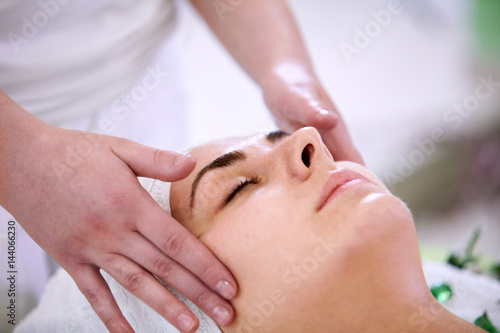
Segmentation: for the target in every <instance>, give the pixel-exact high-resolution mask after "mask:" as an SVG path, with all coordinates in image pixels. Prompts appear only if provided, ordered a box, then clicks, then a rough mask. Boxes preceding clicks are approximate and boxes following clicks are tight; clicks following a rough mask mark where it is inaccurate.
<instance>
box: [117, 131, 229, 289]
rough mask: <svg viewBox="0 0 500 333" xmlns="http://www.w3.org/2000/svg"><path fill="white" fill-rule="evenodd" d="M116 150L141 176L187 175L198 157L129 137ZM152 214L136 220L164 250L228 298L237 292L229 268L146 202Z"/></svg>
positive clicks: (174, 177)
mask: <svg viewBox="0 0 500 333" xmlns="http://www.w3.org/2000/svg"><path fill="white" fill-rule="evenodd" d="M117 142H118V143H119V144H118V145H116V146H113V147H112V148H113V151H114V153H115V154H116V155H117V156H118V157H120V158H121V159H122V160H123V161H124V162H126V163H127V165H128V166H129V167H130V168H131V169H132V170H133V171H134V172H135V174H136V175H137V176H144V177H151V178H156V179H160V180H164V181H175V180H180V179H182V178H184V177H186V176H187V175H188V174H189V173H190V172H191V171H192V170H193V169H194V166H195V164H196V160H195V159H194V157H191V156H189V155H181V154H177V153H174V152H169V151H163V150H158V149H154V148H151V147H147V146H143V145H140V144H137V143H135V142H133V141H129V140H122V139H119V140H117ZM143 206H144V209H145V210H144V214H143V215H142V216H149V218H148V219H147V220H146V219H141V221H138V222H136V224H137V225H136V230H138V231H139V232H140V233H141V234H142V235H143V236H144V237H145V238H146V239H148V240H150V241H151V242H152V243H153V244H155V245H156V246H157V247H158V248H159V249H160V250H161V251H162V252H163V253H165V254H166V255H167V256H169V257H170V258H172V259H173V260H175V261H177V262H178V263H180V264H181V265H183V266H184V267H186V268H187V269H188V270H189V271H191V272H192V273H193V274H194V275H196V276H197V277H198V278H199V279H200V280H201V281H203V282H204V283H205V284H206V285H207V286H208V287H209V288H210V289H212V290H214V291H216V292H217V293H218V294H219V295H221V296H222V297H224V298H226V299H232V298H233V297H234V296H235V295H236V292H237V289H236V288H237V287H236V281H235V280H234V278H233V276H232V275H231V273H230V272H229V270H228V269H227V268H226V267H225V266H224V265H223V264H222V263H221V262H220V261H219V260H218V259H217V258H216V257H215V256H214V255H213V254H212V253H211V252H210V251H209V250H208V249H207V248H206V247H205V246H204V245H203V244H202V243H201V242H200V241H199V240H198V239H196V238H195V237H194V236H193V235H191V234H190V233H189V232H188V231H187V230H186V229H184V227H182V226H181V225H180V224H179V223H178V222H177V221H175V220H174V219H173V218H172V217H171V216H170V215H168V214H167V213H166V212H165V211H164V210H162V209H161V208H160V207H159V206H158V205H157V204H156V203H154V202H153V204H152V205H143Z"/></svg>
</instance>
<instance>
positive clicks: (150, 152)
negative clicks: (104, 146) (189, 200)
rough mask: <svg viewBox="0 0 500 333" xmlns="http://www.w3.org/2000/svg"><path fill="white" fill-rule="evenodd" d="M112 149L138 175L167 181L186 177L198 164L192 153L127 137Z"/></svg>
mask: <svg viewBox="0 0 500 333" xmlns="http://www.w3.org/2000/svg"><path fill="white" fill-rule="evenodd" d="M111 149H112V151H113V152H114V153H115V155H116V156H118V157H119V158H120V159H121V160H122V161H123V162H125V163H126V164H127V165H128V166H129V167H130V169H132V171H134V173H135V174H136V175H137V176H140V177H148V178H153V179H159V180H162V181H166V182H174V181H178V180H181V179H183V178H186V177H187V176H188V175H189V174H190V173H191V172H192V171H193V169H194V167H195V165H196V159H195V158H194V157H193V156H191V155H183V154H179V153H176V152H173V151H168V150H161V149H157V148H153V147H149V146H144V145H141V144H139V143H136V142H133V141H130V140H125V139H120V141H119V142H116V143H115V144H114V145H112V146H111Z"/></svg>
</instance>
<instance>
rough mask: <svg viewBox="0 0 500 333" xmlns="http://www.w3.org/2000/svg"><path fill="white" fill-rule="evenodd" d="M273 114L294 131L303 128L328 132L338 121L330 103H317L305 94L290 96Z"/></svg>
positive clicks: (335, 111)
mask: <svg viewBox="0 0 500 333" xmlns="http://www.w3.org/2000/svg"><path fill="white" fill-rule="evenodd" d="M304 95H305V96H304ZM324 104H328V105H324ZM275 113H277V114H276V115H277V116H278V118H280V119H281V120H282V121H284V122H285V123H287V124H288V125H291V126H292V127H293V128H294V129H295V130H296V129H298V128H300V127H304V126H312V127H315V128H317V129H318V130H328V129H332V128H334V127H335V126H336V125H337V123H338V122H339V120H340V118H339V116H338V112H337V110H336V109H335V107H334V106H333V105H331V103H322V102H319V101H318V99H316V98H312V96H309V94H305V93H304V94H294V95H292V96H290V98H288V99H287V100H286V104H284V105H281V108H278V109H277V110H275Z"/></svg>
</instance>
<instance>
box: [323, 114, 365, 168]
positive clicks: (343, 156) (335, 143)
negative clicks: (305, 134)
mask: <svg viewBox="0 0 500 333" xmlns="http://www.w3.org/2000/svg"><path fill="white" fill-rule="evenodd" d="M319 133H320V134H321V139H322V140H323V142H324V143H325V145H326V146H327V148H328V150H330V152H331V153H332V156H333V158H334V159H335V160H340V161H344V160H345V161H352V162H355V163H359V164H362V165H364V164H365V163H364V161H363V158H362V157H361V154H360V153H359V151H358V150H357V149H356V148H355V147H354V145H353V144H352V142H351V139H350V138H349V134H348V133H347V129H346V128H345V125H344V124H343V123H341V124H339V125H338V126H336V127H335V128H333V129H330V130H319Z"/></svg>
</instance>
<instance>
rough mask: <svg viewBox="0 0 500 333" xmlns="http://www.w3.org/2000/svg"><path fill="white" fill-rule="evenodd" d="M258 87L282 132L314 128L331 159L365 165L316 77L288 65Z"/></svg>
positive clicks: (296, 65) (281, 65) (267, 76)
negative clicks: (306, 127)
mask: <svg viewBox="0 0 500 333" xmlns="http://www.w3.org/2000/svg"><path fill="white" fill-rule="evenodd" d="M260 85H261V87H262V91H263V95H264V100H265V102H266V104H267V107H268V108H269V110H271V112H272V113H273V115H274V117H275V120H276V122H277V125H278V126H279V127H280V128H281V129H282V130H284V131H289V132H293V131H295V130H297V129H299V128H301V127H304V126H313V127H315V128H316V129H318V131H319V132H320V133H321V137H322V139H323V142H324V143H325V144H326V146H327V147H328V149H329V150H330V152H331V153H332V155H333V158H334V159H336V160H349V161H353V162H357V163H361V164H364V163H363V159H362V157H361V154H360V153H359V151H358V150H357V149H356V148H355V147H354V145H353V144H352V142H351V139H350V137H349V134H348V132H347V127H346V125H345V123H344V121H343V120H342V117H341V116H340V114H339V112H338V111H337V108H336V107H335V106H334V105H333V103H332V101H331V100H330V98H329V97H328V95H327V93H326V92H325V90H324V89H323V87H322V85H321V83H320V82H319V80H318V79H317V78H316V76H315V75H313V74H311V73H310V72H309V71H308V70H306V69H305V68H304V67H302V66H301V65H299V64H295V63H291V62H287V63H282V64H280V65H279V66H277V67H275V68H274V70H273V71H271V72H270V73H268V74H267V75H266V76H265V77H264V78H263V80H262V81H261V84H260Z"/></svg>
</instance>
